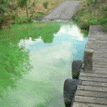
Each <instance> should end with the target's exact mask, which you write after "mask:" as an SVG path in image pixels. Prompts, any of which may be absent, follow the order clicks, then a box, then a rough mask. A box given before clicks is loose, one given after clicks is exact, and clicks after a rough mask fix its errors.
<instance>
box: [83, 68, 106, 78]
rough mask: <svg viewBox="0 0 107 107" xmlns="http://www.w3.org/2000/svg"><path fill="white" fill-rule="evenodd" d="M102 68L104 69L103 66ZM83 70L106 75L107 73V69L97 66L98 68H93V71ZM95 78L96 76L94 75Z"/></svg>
mask: <svg viewBox="0 0 107 107" xmlns="http://www.w3.org/2000/svg"><path fill="white" fill-rule="evenodd" d="M102 69H104V68H102ZM81 72H82V73H85V72H86V73H87V72H88V73H94V74H99V73H100V74H104V75H106V74H107V71H106V70H101V69H99V68H96V69H93V70H91V71H84V70H81ZM94 78H95V77H94Z"/></svg>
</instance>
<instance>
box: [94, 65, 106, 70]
mask: <svg viewBox="0 0 107 107" xmlns="http://www.w3.org/2000/svg"><path fill="white" fill-rule="evenodd" d="M94 68H107V66H106V65H93V69H94Z"/></svg>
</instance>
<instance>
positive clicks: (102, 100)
mask: <svg viewBox="0 0 107 107" xmlns="http://www.w3.org/2000/svg"><path fill="white" fill-rule="evenodd" d="M75 102H83V103H95V104H105V105H107V98H94V97H84V96H75Z"/></svg>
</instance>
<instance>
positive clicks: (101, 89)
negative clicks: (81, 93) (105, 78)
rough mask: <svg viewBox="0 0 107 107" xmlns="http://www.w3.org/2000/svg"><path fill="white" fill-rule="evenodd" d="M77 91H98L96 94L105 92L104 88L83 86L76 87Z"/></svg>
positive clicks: (106, 89) (106, 90)
mask: <svg viewBox="0 0 107 107" xmlns="http://www.w3.org/2000/svg"><path fill="white" fill-rule="evenodd" d="M77 90H89V91H96V92H97V91H98V92H107V88H106V87H95V86H84V85H78V87H77Z"/></svg>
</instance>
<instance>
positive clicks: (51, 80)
mask: <svg viewBox="0 0 107 107" xmlns="http://www.w3.org/2000/svg"><path fill="white" fill-rule="evenodd" d="M86 41H87V38H83V35H82V34H80V31H79V29H78V28H77V27H76V26H75V25H73V26H71V25H63V26H62V27H61V28H60V30H59V32H57V33H56V34H54V38H53V42H52V43H44V42H43V40H42V39H41V37H40V38H39V39H35V40H34V41H32V38H31V37H30V38H29V40H20V43H19V47H20V46H24V47H25V49H29V50H30V60H31V65H33V69H32V70H31V71H29V72H28V74H26V75H23V78H22V79H20V80H19V81H18V82H17V88H16V89H15V90H10V94H9V96H7V97H6V99H3V101H1V100H0V103H1V104H2V105H3V104H4V105H3V106H4V107H64V100H63V85H64V80H65V79H67V78H71V75H72V74H71V64H72V61H73V60H75V59H80V60H82V57H83V52H84V48H85V44H86ZM10 102H11V103H10ZM5 104H8V106H6V105H5Z"/></svg>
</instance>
